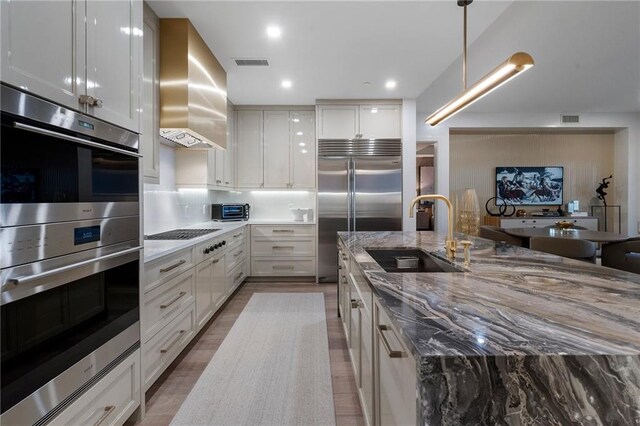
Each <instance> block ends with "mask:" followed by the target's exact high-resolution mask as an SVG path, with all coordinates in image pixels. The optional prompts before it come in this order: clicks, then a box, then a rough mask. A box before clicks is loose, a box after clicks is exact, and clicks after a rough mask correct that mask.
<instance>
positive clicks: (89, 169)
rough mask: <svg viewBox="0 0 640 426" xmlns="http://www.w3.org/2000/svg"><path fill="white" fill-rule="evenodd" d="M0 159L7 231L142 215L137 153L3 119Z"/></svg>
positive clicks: (12, 118)
mask: <svg viewBox="0 0 640 426" xmlns="http://www.w3.org/2000/svg"><path fill="white" fill-rule="evenodd" d="M37 124H39V123H37ZM0 158H1V160H0V161H1V169H0V170H1V180H2V182H1V188H0V189H1V194H0V202H1V209H2V211H1V215H0V219H1V223H2V226H18V225H26V224H36V223H46V222H58V221H66V220H83V219H94V218H100V217H106V216H114V215H115V216H127V215H137V214H138V211H139V210H138V203H139V187H138V173H139V165H138V163H139V155H138V154H137V153H135V152H130V151H128V150H125V149H121V148H115V147H112V146H109V145H105V144H100V143H97V142H95V141H92V140H87V139H84V137H79V136H73V135H71V134H68V133H64V132H62V131H59V130H58V129H55V130H52V129H51V128H47V127H45V126H40V125H34V123H32V122H30V121H28V120H26V119H22V118H20V117H16V116H12V115H10V114H6V113H3V114H2V145H1V153H0Z"/></svg>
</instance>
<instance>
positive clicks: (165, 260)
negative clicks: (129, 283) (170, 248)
mask: <svg viewBox="0 0 640 426" xmlns="http://www.w3.org/2000/svg"><path fill="white" fill-rule="evenodd" d="M193 265H194V263H193V248H189V249H186V250H181V251H179V252H176V253H173V254H170V255H167V256H164V257H161V258H160V259H156V260H154V261H152V262H149V263H146V264H145V265H144V291H145V292H147V291H149V290H151V289H153V288H155V287H157V286H159V285H160V284H162V283H163V282H165V281H167V280H170V279H171V278H173V277H176V276H178V275H180V274H181V273H183V272H184V271H186V270H188V269H190V268H193Z"/></svg>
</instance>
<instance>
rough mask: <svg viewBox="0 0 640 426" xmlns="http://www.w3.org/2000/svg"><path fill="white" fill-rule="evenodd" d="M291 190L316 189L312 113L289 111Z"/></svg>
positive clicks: (313, 119)
mask: <svg viewBox="0 0 640 426" xmlns="http://www.w3.org/2000/svg"><path fill="white" fill-rule="evenodd" d="M290 118H291V139H290V141H291V146H290V150H291V160H290V165H291V167H290V176H289V182H290V187H291V188H299V189H307V188H309V189H313V188H315V187H316V131H315V130H316V120H315V113H314V112H313V111H291V113H290Z"/></svg>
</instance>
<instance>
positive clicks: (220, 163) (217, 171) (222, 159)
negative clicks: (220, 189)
mask: <svg viewBox="0 0 640 426" xmlns="http://www.w3.org/2000/svg"><path fill="white" fill-rule="evenodd" d="M226 153H227V152H226V151H223V150H218V149H217V150H215V159H216V160H215V168H214V181H215V184H216V186H225V184H224V166H225V164H226Z"/></svg>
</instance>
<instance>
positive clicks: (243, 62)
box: [235, 59, 269, 67]
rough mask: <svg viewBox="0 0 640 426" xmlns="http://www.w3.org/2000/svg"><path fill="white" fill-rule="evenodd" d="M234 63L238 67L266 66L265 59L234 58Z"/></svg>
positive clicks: (267, 62)
mask: <svg viewBox="0 0 640 426" xmlns="http://www.w3.org/2000/svg"><path fill="white" fill-rule="evenodd" d="M235 61H236V65H237V66H239V67H268V66H269V61H268V60H267V59H236V60H235Z"/></svg>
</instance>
